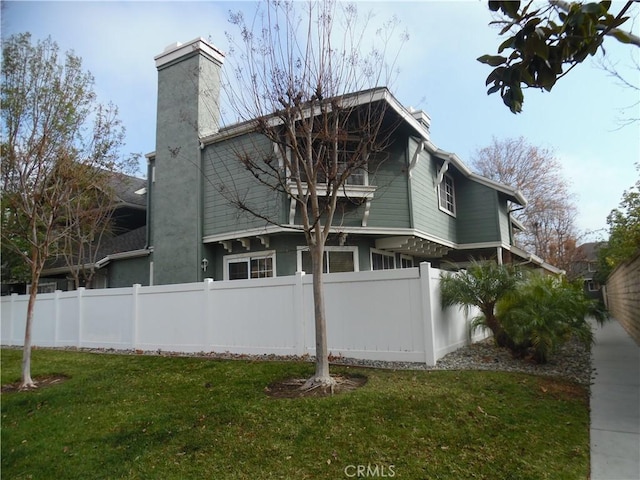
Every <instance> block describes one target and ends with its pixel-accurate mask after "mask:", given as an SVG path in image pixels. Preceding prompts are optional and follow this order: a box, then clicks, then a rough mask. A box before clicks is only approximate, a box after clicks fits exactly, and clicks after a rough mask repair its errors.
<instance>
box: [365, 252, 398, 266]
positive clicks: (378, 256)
mask: <svg viewBox="0 0 640 480" xmlns="http://www.w3.org/2000/svg"><path fill="white" fill-rule="evenodd" d="M394 268H396V255H395V253H390V252H383V251H381V250H371V270H391V269H394Z"/></svg>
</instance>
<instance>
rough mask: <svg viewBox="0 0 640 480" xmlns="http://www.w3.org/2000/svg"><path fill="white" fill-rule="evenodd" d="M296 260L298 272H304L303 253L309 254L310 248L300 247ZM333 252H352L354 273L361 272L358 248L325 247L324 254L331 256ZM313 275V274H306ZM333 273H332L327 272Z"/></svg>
mask: <svg viewBox="0 0 640 480" xmlns="http://www.w3.org/2000/svg"><path fill="white" fill-rule="evenodd" d="M297 250H298V251H297V258H296V271H298V272H301V271H302V252H308V251H309V247H298V249H297ZM331 252H352V253H353V271H354V272H359V271H360V261H359V259H358V247H324V254H325V255H330V254H331ZM327 268H329V259H327ZM305 273H311V272H305ZM326 273H331V272H326Z"/></svg>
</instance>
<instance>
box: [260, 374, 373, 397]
mask: <svg viewBox="0 0 640 480" xmlns="http://www.w3.org/2000/svg"><path fill="white" fill-rule="evenodd" d="M333 378H334V379H335V380H336V385H335V386H334V387H333V389H328V388H322V387H315V388H310V389H305V388H303V386H304V384H305V382H306V379H305V378H287V379H285V380H280V381H277V382H273V383H272V384H270V385H269V386H267V387H265V389H264V391H265V393H266V394H267V395H268V396H270V397H273V398H307V397H312V398H320V397H330V396H332V395H340V394H343V393H347V392H351V391H353V390H356V389H358V388H360V387H362V386H363V385H365V384H366V383H367V377H365V376H364V375H349V376H337V375H334V376H333Z"/></svg>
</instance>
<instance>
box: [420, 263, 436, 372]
mask: <svg viewBox="0 0 640 480" xmlns="http://www.w3.org/2000/svg"><path fill="white" fill-rule="evenodd" d="M420 291H421V298H422V326H423V335H424V361H425V363H426V364H427V366H430V367H433V366H435V364H436V338H435V326H434V312H433V299H432V298H431V294H432V292H431V264H430V263H429V262H422V263H421V264H420Z"/></svg>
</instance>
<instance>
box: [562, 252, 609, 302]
mask: <svg viewBox="0 0 640 480" xmlns="http://www.w3.org/2000/svg"><path fill="white" fill-rule="evenodd" d="M602 245H603V242H589V243H583V244H582V245H580V246H578V247H577V248H576V250H577V252H576V255H575V259H574V261H573V262H572V265H571V271H570V276H571V278H575V279H579V278H581V279H582V281H583V282H584V291H585V293H586V294H587V295H589V296H590V297H592V298H595V299H599V300H602V286H601V285H600V283H599V282H598V280H597V279H598V249H599V248H600V247H601V246H602Z"/></svg>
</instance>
